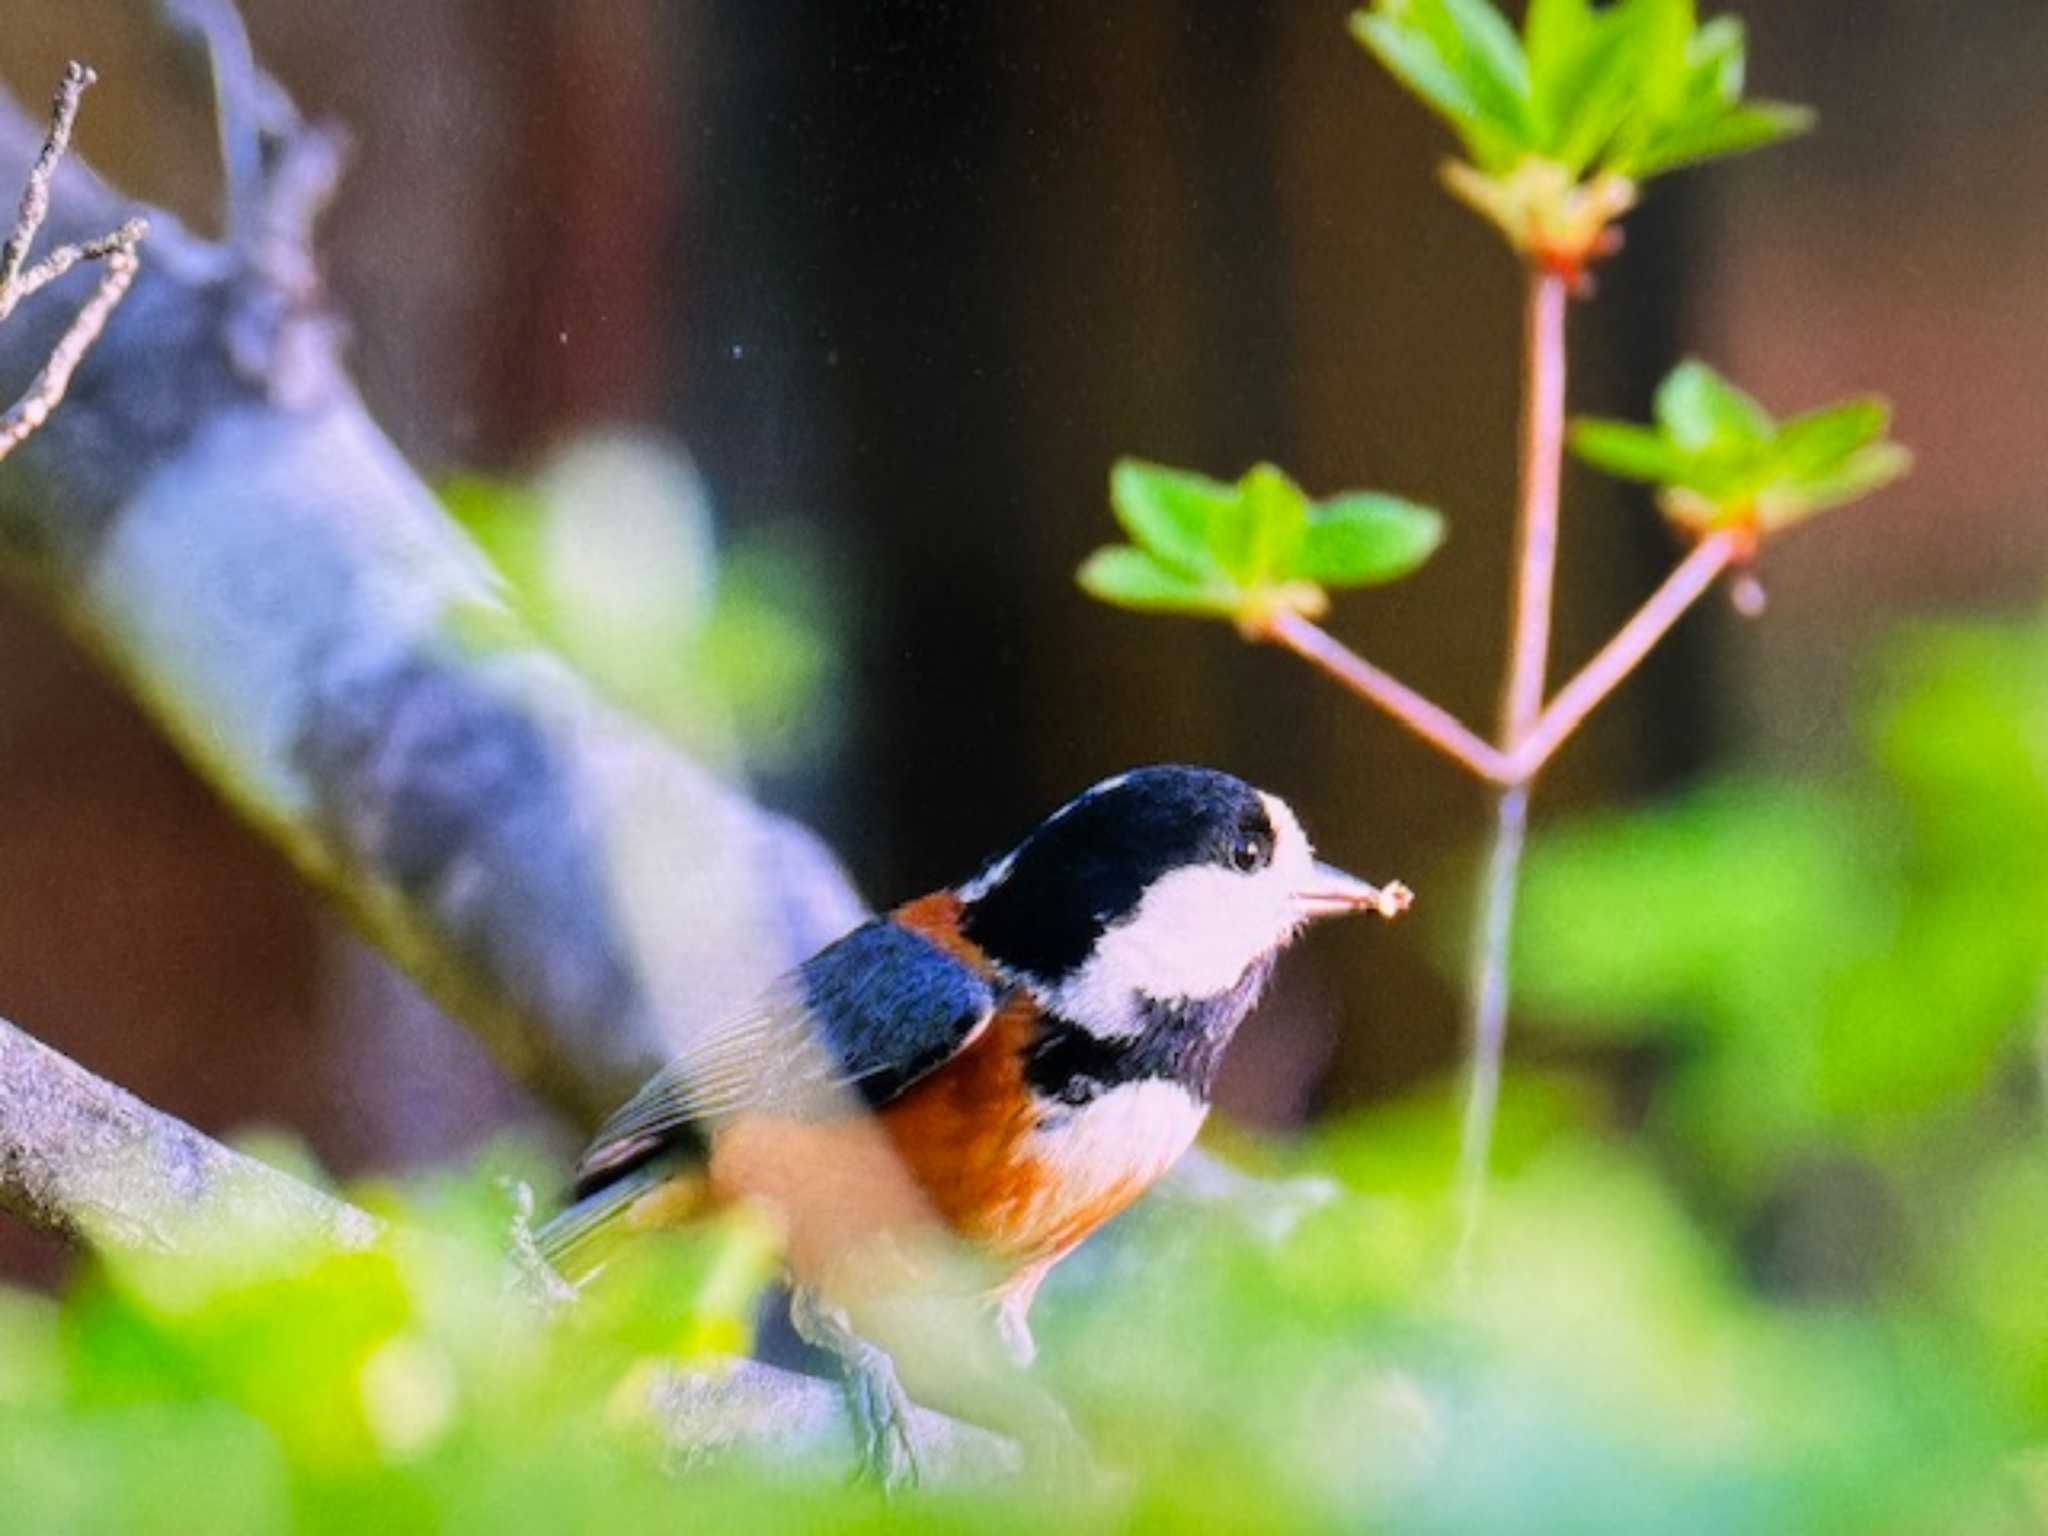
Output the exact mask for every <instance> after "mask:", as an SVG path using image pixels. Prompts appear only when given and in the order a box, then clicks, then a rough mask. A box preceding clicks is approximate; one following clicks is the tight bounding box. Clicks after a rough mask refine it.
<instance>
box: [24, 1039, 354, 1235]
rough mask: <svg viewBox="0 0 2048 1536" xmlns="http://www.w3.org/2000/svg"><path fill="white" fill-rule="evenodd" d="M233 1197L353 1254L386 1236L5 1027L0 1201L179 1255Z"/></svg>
mask: <svg viewBox="0 0 2048 1536" xmlns="http://www.w3.org/2000/svg"><path fill="white" fill-rule="evenodd" d="M222 1199H226V1200H232V1201H234V1202H236V1203H237V1204H238V1205H239V1206H240V1207H242V1208H244V1209H249V1208H254V1209H255V1210H257V1211H258V1212H259V1213H261V1214H263V1215H267V1216H271V1217H274V1218H276V1219H278V1220H280V1221H284V1222H288V1223H289V1224H291V1225H292V1226H295V1227H303V1226H307V1225H310V1226H311V1228H312V1229H313V1230H314V1231H316V1232H317V1233H318V1234H319V1235H321V1236H323V1237H325V1238H327V1239H329V1240H331V1241H333V1242H336V1243H339V1244H342V1245H344V1246H347V1247H361V1246H362V1245H364V1244H366V1243H368V1242H370V1241H371V1240H372V1239H373V1238H374V1237H375V1236H376V1233H377V1230H378V1226H377V1223H376V1221H375V1220H374V1219H373V1218H371V1217H370V1216H368V1215H365V1214H364V1213H363V1212H362V1211H359V1210H357V1209H355V1207H353V1206H349V1205H344V1204H343V1203H342V1202H340V1201H338V1200H335V1199H332V1198H331V1197H329V1196H327V1195H324V1194H322V1193H321V1192H320V1191H319V1190H316V1189H314V1188H313V1187H312V1186H311V1185H308V1184H302V1183H300V1182H299V1181H298V1180H297V1179H294V1178H291V1177H289V1176H288V1175H286V1174H282V1173H279V1172H278V1171H277V1170H276V1169H274V1168H271V1167H268V1166H267V1165H265V1164H263V1163H260V1162H257V1161H256V1160H255V1159H254V1158H250V1157H244V1156H243V1155H242V1154H241V1153H239V1152H234V1151H231V1150H229V1149H228V1148H227V1147H224V1146H222V1145H221V1144H220V1143H219V1142H217V1141H214V1140H212V1139H211V1138H209V1137H207V1136H203V1135H201V1134H200V1133H199V1132H198V1131H195V1130H193V1129H192V1127H190V1126H189V1125H186V1124H185V1123H184V1122H183V1121H181V1120H177V1119H174V1118H172V1117H171V1116H169V1115H166V1114H163V1113H162V1112H160V1111H158V1110H155V1109H152V1108H150V1106H149V1105H147V1104H145V1103H143V1102H142V1101H141V1100H140V1099H138V1098H136V1097H135V1096H134V1095H132V1094H130V1093H126V1092H124V1091H123V1090H121V1089H119V1088H117V1087H115V1086H114V1085H113V1084H112V1083H109V1082H107V1081H106V1080H105V1079H103V1078H99V1077H95V1076H94V1075H93V1074H92V1073H90V1072H88V1071H86V1070H85V1068H83V1067H81V1066H79V1065H78V1064H77V1063H76V1062H74V1061H71V1060H70V1059H69V1058H67V1057H64V1056H60V1055H59V1054H58V1053H57V1052H55V1051H53V1050H51V1049H50V1048H49V1047H48V1046H46V1045H44V1044H42V1043H41V1042H40V1041H37V1040H35V1039H32V1038H31V1037H30V1036H28V1035H26V1034H23V1033H22V1032H21V1031H20V1030H19V1029H17V1028H15V1027H14V1026H13V1025H12V1024H9V1023H7V1022H6V1021H5V1020H0V1205H4V1206H5V1207H6V1208H7V1209H8V1210H10V1211H13V1212H14V1213H15V1214H16V1215H18V1216H20V1217H21V1218H22V1219H23V1220H24V1221H27V1222H28V1223H30V1224H31V1225H32V1226H36V1227H40V1228H42V1229H44V1230H45V1231H49V1232H55V1233H58V1234H60V1235H62V1236H66V1237H70V1238H73V1239H75V1240H81V1241H87V1242H94V1243H109V1244H117V1245H120V1246H124V1247H146V1248H154V1249H159V1250H169V1249H172V1248H175V1247H176V1246H177V1233H178V1232H179V1230H180V1229H181V1226H182V1224H183V1223H184V1222H185V1221H187V1220H189V1219H190V1218H191V1217H192V1215H193V1214H194V1213H195V1212H198V1211H201V1210H203V1209H204V1208H205V1206H206V1204H207V1202H209V1201H213V1200H222Z"/></svg>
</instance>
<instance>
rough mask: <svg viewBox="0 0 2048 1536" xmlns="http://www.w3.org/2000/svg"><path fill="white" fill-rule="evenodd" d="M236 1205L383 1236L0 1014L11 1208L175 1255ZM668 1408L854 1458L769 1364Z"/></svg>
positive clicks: (44, 1221) (979, 1459)
mask: <svg viewBox="0 0 2048 1536" xmlns="http://www.w3.org/2000/svg"><path fill="white" fill-rule="evenodd" d="M229 1204H231V1205H232V1207H233V1209H234V1211H235V1214H236V1215H237V1216H238V1217H249V1216H254V1217H256V1218H258V1219H263V1220H267V1221H271V1222H276V1223H278V1224H281V1225H282V1226H284V1227H285V1228H287V1229H289V1230H293V1231H302V1232H305V1233H306V1234H307V1235H308V1236H309V1237H313V1238H316V1239H318V1240H320V1241H322V1242H326V1243H331V1244H333V1245H336V1246H339V1247H345V1248H361V1247H366V1246H368V1245H369V1244H371V1243H374V1242H376V1241H377V1240H378V1238H379V1237H380V1235H381V1234H382V1233H383V1231H384V1227H383V1224H382V1223H380V1222H379V1221H378V1220H377V1219H376V1218H375V1217H373V1216H371V1215H369V1214H368V1213H367V1212H365V1211H363V1210H360V1209H358V1208H357V1207H355V1206H353V1205H349V1204H347V1203H346V1202H344V1201H341V1200H337V1199H335V1198H334V1197H333V1196H331V1195H328V1194H325V1193H323V1192H322V1191H320V1190H317V1189H315V1188H313V1187H312V1186H311V1185H310V1184H305V1183H302V1182H301V1181H300V1180H298V1179H295V1178H293V1177H292V1176H291V1175H289V1174H286V1173H282V1172H280V1171H279V1170H277V1169H275V1168H272V1167H271V1166H269V1165H268V1164H267V1163H263V1162H259V1161H258V1160H256V1159H255V1158H252V1157H247V1156H244V1155H243V1154H242V1153H240V1152H236V1151H234V1150H232V1149H231V1148H228V1147H225V1146H222V1145H221V1144H220V1143H219V1142H217V1141H215V1140H213V1139H212V1138H211V1137H209V1136H206V1135H203V1134H202V1133H200V1132H199V1131H196V1130H194V1129H193V1128H192V1127H191V1126H189V1125H187V1124H185V1123H184V1122H183V1121H182V1120H179V1119H177V1118H175V1117H174V1116H171V1115H167V1114H165V1113H163V1112H162V1111H161V1110H158V1109H153V1108H151V1107H150V1106H149V1105H147V1104H145V1103H143V1102H142V1101H141V1100H140V1099H138V1098H136V1097H135V1096H134V1095H133V1094H130V1093H127V1092H125V1091H124V1090H122V1089H120V1088H117V1087H115V1086H114V1085H113V1084H112V1083H109V1082H107V1081H106V1080H105V1079H104V1078H101V1077H98V1076H95V1075H94V1074H93V1073H91V1072H88V1071H87V1070H86V1069H85V1068H83V1067H81V1066H79V1065H78V1064H77V1063H76V1062H74V1061H72V1060H70V1059H69V1058H68V1057H65V1056H62V1055H60V1054H59V1053H57V1052H56V1051H53V1050H51V1049H50V1048H49V1047H48V1046H46V1045H43V1044H42V1043H41V1042H40V1041H37V1040H35V1039H33V1038H31V1037H30V1036H29V1035H27V1034H24V1033H23V1032H22V1031H21V1030H19V1029H17V1028H15V1026H13V1025H12V1024H9V1023H7V1022H6V1021H5V1020H0V1207H5V1208H6V1209H8V1210H10V1211H13V1212H14V1213H15V1214H17V1215H18V1216H20V1217H21V1218H22V1219H23V1220H25V1221H27V1222H29V1223H30V1224H31V1225H33V1226H36V1227H40V1228H42V1229H43V1230H45V1231H48V1232H52V1233H55V1234H57V1235H59V1236H62V1237H66V1238H69V1239H72V1240H74V1241H83V1242H88V1243H91V1244H94V1245H96V1246H115V1247H129V1248H136V1247H139V1248H146V1249H151V1250H154V1251H158V1252H175V1251H177V1249H178V1248H179V1246H180V1244H181V1241H182V1234H184V1233H186V1232H188V1231H190V1230H192V1223H193V1222H194V1221H195V1220H199V1221H203V1220H204V1219H205V1217H206V1216H207V1214H208V1212H209V1211H218V1210H220V1209H223V1208H224V1207H225V1206H227V1205H229ZM654 1393H655V1395H654V1405H655V1409H656V1412H657V1413H658V1415H659V1417H660V1419H661V1422H662V1424H663V1427H664V1430H665V1432H666V1434H667V1436H668V1440H669V1443H670V1444H671V1445H672V1446H673V1447H674V1448H675V1449H676V1451H677V1452H678V1453H679V1454H682V1455H686V1456H690V1457H696V1456H701V1455H703V1454H705V1453H707V1452H709V1451H715V1450H722V1449H728V1448H738V1449H744V1450H747V1451H749V1452H751V1453H754V1454H764V1453H768V1454H773V1455H776V1456H779V1457H784V1458H792V1459H793V1458H796V1457H819V1458H826V1459H830V1460H832V1461H835V1462H838V1463H840V1464H842V1465H845V1466H846V1467H848V1468H849V1469H850V1468H851V1467H852V1466H853V1465H854V1447H853V1438H852V1433H851V1430H850V1427H849V1426H848V1425H847V1423H846V1420H845V1414H844V1409H843V1404H842V1400H841V1395H840V1393H839V1391H838V1389H837V1388H836V1387H835V1386H834V1385H833V1384H832V1383H830V1382H827V1381H821V1380H819V1379H817V1378H815V1377H810V1376H803V1375H799V1374H798V1373H796V1372H794V1371H788V1370H784V1369H782V1368H780V1367H778V1366H773V1365H766V1364H762V1363H761V1362H759V1361H752V1360H735V1361H732V1362H731V1363H729V1364H728V1365H727V1366H725V1367H724V1368H723V1369H720V1370H717V1371H707V1372H697V1371H687V1372H686V1371H676V1372H673V1373H671V1374H669V1375H667V1376H665V1377H664V1378H662V1380H661V1381H660V1382H659V1384H658V1385H657V1386H656V1387H655V1389H654ZM917 1419H918V1430H919V1434H920V1437H921V1438H920V1449H921V1450H922V1451H923V1452H924V1454H925V1456H926V1459H927V1464H928V1465H929V1466H931V1468H932V1469H933V1471H934V1473H935V1475H937V1476H938V1477H940V1478H941V1479H945V1480H964V1479H971V1478H986V1477H988V1476H990V1475H992V1474H996V1473H1000V1472H1001V1471H1003V1470H1004V1469H1006V1468H1010V1467H1014V1466H1015V1465H1016V1462H1017V1454H1016V1451H1015V1448H1014V1447H1013V1446H1011V1445H1010V1444H1009V1442H1007V1441H1005V1440H1003V1439H1001V1438H1000V1437H998V1436H995V1435H992V1434H990V1433H988V1432H987V1431H985V1430H981V1429H976V1428H974V1427H973V1426H971V1425H967V1424H962V1423H960V1422H959V1421H958V1420H956V1419H950V1418H947V1417H946V1416H944V1415H943V1414H937V1413H931V1412H927V1411H925V1410H918V1412H917Z"/></svg>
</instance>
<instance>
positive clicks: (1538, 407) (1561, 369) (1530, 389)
mask: <svg viewBox="0 0 2048 1536" xmlns="http://www.w3.org/2000/svg"><path fill="white" fill-rule="evenodd" d="M1570 299H1571V291H1570V289H1569V287H1568V286H1567V285H1566V282H1565V279H1564V278H1563V277H1561V276H1559V275H1558V274H1556V273H1555V272H1551V271H1549V270H1547V269H1538V270H1536V271H1533V272H1531V273H1530V275H1529V294H1528V305H1527V310H1526V313H1525V318H1524V327H1523V333H1522V356H1523V363H1524V368H1525V371H1526V374H1527V379H1526V382H1525V385H1524V388H1523V396H1522V506H1521V516H1520V518H1519V519H1518V520H1517V525H1516V536H1515V606H1514V633H1513V637H1512V639H1511V641H1510V644H1509V649H1508V676H1507V686H1506V688H1505V689H1504V690H1503V692H1502V696H1501V741H1502V745H1503V746H1505V747H1506V748H1507V750H1508V751H1510V752H1513V751H1514V749H1515V747H1516V746H1517V745H1518V744H1519V743H1520V741H1521V738H1522V737H1523V736H1524V735H1525V734H1526V733H1527V732H1528V731H1529V730H1530V728H1531V727H1532V726H1534V725H1535V723H1536V717H1537V716H1538V715H1539V714H1541V713H1542V710H1543V682H1544V676H1545V673H1546V671H1547V670H1548V668H1549V664H1550V611H1551V597H1552V591H1553V589H1554V588H1555V586H1556V577H1557V506H1558V486H1559V483H1560V481H1561V479H1562V477H1563V474H1564V395H1565V344H1564V325H1565V311H1566V307H1567V305H1568V304H1569V303H1570Z"/></svg>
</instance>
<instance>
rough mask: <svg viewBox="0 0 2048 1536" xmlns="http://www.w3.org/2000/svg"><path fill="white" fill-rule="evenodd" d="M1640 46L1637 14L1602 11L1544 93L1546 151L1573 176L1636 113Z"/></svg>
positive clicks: (1543, 88)
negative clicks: (1586, 38) (1589, 33)
mask: <svg viewBox="0 0 2048 1536" xmlns="http://www.w3.org/2000/svg"><path fill="white" fill-rule="evenodd" d="M1640 42H1641V34H1640V31H1639V28H1638V25H1637V23H1636V21H1635V18H1634V16H1633V14H1632V13H1630V12H1629V11H1627V10H1626V9H1624V8H1621V7H1615V8H1611V9H1610V10H1608V11H1605V12H1602V13H1600V15H1599V17H1598V19H1597V21H1596V23H1595V27H1594V32H1593V36H1592V38H1591V39H1590V40H1589V41H1588V43H1587V44H1586V45H1585V46H1584V47H1583V48H1582V49H1581V50H1580V52H1579V54H1578V56H1577V58H1576V59H1574V60H1573V61H1572V62H1571V64H1570V67H1569V68H1566V69H1563V70H1562V71H1561V72H1560V73H1559V74H1558V75H1557V76H1556V78H1555V79H1554V80H1553V81H1551V82H1549V83H1548V84H1547V85H1545V86H1544V87H1542V88H1541V89H1542V90H1543V96H1542V100H1543V102H1544V103H1545V107H1546V116H1547V118H1548V125H1547V127H1548V131H1547V133H1546V135H1545V145H1546V149H1547V151H1548V153H1549V154H1550V155H1551V157H1552V158H1554V159H1556V160H1557V161H1558V162H1560V163H1561V164H1563V165H1564V166H1565V167H1566V168H1567V169H1569V170H1570V171H1571V172H1572V174H1573V175H1580V174H1582V173H1583V172H1584V171H1585V170H1586V168H1587V167H1588V166H1590V165H1591V164H1592V163H1593V162H1594V161H1595V160H1596V159H1597V158H1599V156H1600V155H1601V154H1602V152H1603V151H1604V150H1606V148H1607V147H1608V145H1609V144H1610V143H1611V142H1612V141H1613V139H1614V136H1615V135H1616V134H1617V133H1619V132H1620V131H1621V127H1622V125H1623V124H1624V123H1625V122H1627V121H1628V118H1629V115H1630V113H1631V112H1632V111H1633V110H1634V107H1635V83H1636V74H1637V51H1638V48H1639V45H1640Z"/></svg>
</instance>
